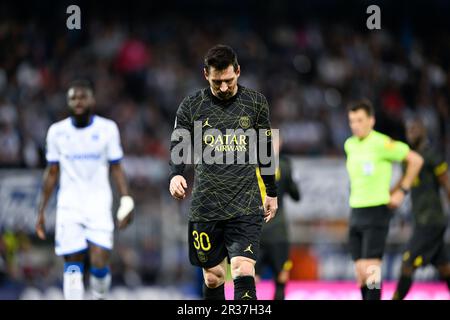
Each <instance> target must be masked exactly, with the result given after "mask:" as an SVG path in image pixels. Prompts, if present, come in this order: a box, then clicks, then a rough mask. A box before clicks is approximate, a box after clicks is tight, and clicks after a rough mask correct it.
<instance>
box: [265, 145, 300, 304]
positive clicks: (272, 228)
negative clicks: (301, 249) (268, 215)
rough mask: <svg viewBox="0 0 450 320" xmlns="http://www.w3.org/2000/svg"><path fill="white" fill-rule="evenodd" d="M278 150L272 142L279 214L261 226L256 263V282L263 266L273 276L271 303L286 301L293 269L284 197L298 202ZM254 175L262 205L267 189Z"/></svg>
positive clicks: (284, 159) (297, 193)
mask: <svg viewBox="0 0 450 320" xmlns="http://www.w3.org/2000/svg"><path fill="white" fill-rule="evenodd" d="M281 146H282V140H281V137H280V138H279V139H274V140H273V149H274V152H275V154H276V155H278V154H279V164H278V167H277V169H276V171H275V181H276V183H277V188H278V199H279V201H278V212H277V216H276V217H275V218H274V219H273V221H272V222H271V223H269V224H266V225H263V228H262V233H261V247H260V251H259V258H258V261H257V263H256V274H257V275H258V280H259V277H260V276H261V275H262V272H263V271H264V267H265V266H268V267H269V268H270V269H271V271H272V272H273V276H274V279H275V295H274V300H284V299H285V288H286V283H287V282H288V281H289V271H290V270H291V268H292V261H290V260H289V247H290V246H289V234H288V227H287V221H286V216H285V213H284V211H283V196H284V194H286V193H287V194H288V195H289V196H290V197H291V198H292V199H293V200H294V201H300V191H299V188H298V186H297V184H296V183H295V181H294V180H293V178H292V168H291V163H290V161H289V159H288V158H287V157H286V156H285V155H283V154H280V149H281ZM257 172H258V173H257V175H258V184H259V188H260V190H261V198H262V200H263V202H264V199H265V197H266V187H265V186H264V182H263V180H262V178H261V175H260V173H259V169H258V171H257Z"/></svg>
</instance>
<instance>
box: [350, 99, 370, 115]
mask: <svg viewBox="0 0 450 320" xmlns="http://www.w3.org/2000/svg"><path fill="white" fill-rule="evenodd" d="M358 110H364V111H365V112H366V113H367V115H368V116H369V117H373V116H374V114H375V111H374V109H373V106H372V103H371V102H370V101H369V100H368V99H361V100H357V101H353V102H351V103H349V105H348V107H347V111H348V112H350V111H358Z"/></svg>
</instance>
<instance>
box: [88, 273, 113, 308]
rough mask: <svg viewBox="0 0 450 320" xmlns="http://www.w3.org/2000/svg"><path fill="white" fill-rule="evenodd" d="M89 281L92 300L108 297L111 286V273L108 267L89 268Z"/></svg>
mask: <svg viewBox="0 0 450 320" xmlns="http://www.w3.org/2000/svg"><path fill="white" fill-rule="evenodd" d="M90 271H91V276H90V277H89V283H90V285H91V291H92V298H93V299H94V300H104V299H106V298H107V297H108V293H109V287H110V286H111V273H110V271H109V268H108V267H104V268H94V267H92V268H91V270H90Z"/></svg>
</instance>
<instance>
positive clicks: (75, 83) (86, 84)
mask: <svg viewBox="0 0 450 320" xmlns="http://www.w3.org/2000/svg"><path fill="white" fill-rule="evenodd" d="M71 88H82V89H87V90H90V91H91V92H92V94H94V85H93V84H92V82H91V81H90V80H87V79H75V80H72V81H71V82H70V83H69V86H68V88H67V89H71Z"/></svg>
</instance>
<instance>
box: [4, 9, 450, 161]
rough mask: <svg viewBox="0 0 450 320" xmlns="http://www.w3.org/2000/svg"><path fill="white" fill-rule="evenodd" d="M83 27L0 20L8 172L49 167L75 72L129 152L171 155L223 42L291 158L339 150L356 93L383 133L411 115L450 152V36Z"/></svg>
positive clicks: (229, 21)
mask: <svg viewBox="0 0 450 320" xmlns="http://www.w3.org/2000/svg"><path fill="white" fill-rule="evenodd" d="M83 23H84V25H83V26H84V27H83V28H82V30H79V31H77V30H73V31H68V30H64V26H61V28H62V29H63V30H62V31H61V30H53V29H52V30H48V28H46V26H45V25H42V24H37V23H35V22H32V21H31V22H28V23H23V22H17V21H14V20H10V21H9V20H2V21H1V22H0V166H1V167H26V168H33V167H42V166H44V165H45V161H44V157H43V155H44V148H45V135H46V131H47V128H48V127H49V125H50V124H51V123H52V122H54V121H57V120H59V119H61V118H63V117H65V116H66V115H67V107H66V102H65V90H66V86H67V84H68V83H69V82H70V80H72V79H73V78H77V77H87V78H89V79H91V80H92V81H93V83H94V84H95V89H96V98H97V109H96V112H97V113H98V114H100V115H103V116H106V117H110V118H112V119H114V120H115V121H116V122H117V123H118V125H119V127H120V130H121V136H122V143H123V146H124V149H125V152H126V154H127V155H136V156H150V157H154V158H159V159H164V160H167V159H168V150H167V149H168V141H169V135H170V131H171V129H172V126H173V121H174V115H175V112H176V109H177V107H178V105H179V103H180V101H181V100H182V98H183V97H184V96H185V95H187V94H189V93H193V92H194V91H196V90H197V89H199V88H201V87H204V86H206V85H207V82H206V81H205V80H204V78H203V76H202V67H203V64H202V63H203V62H202V60H203V59H202V58H203V55H204V54H205V52H206V51H207V49H208V48H209V47H211V46H212V45H214V44H216V43H226V44H229V45H231V46H232V47H234V48H235V50H236V51H237V53H238V56H239V62H240V64H241V67H242V76H241V80H240V82H241V84H243V85H246V86H249V87H252V88H255V89H257V90H260V91H261V92H262V93H264V94H265V95H266V96H267V98H268V100H269V103H270V105H271V113H272V121H273V126H274V127H277V128H280V129H282V134H283V136H284V138H285V139H284V140H285V148H286V151H288V152H290V153H292V154H299V155H342V154H343V152H342V145H343V141H344V140H345V138H346V137H348V135H349V130H348V128H347V127H348V126H347V120H346V113H345V107H346V104H347V103H348V101H349V100H352V99H356V98H360V97H368V98H369V99H371V100H372V101H373V102H374V104H375V107H376V109H377V113H378V129H380V130H382V131H384V132H386V133H388V134H391V135H392V136H393V137H395V138H403V127H402V121H403V120H404V119H405V118H406V117H408V116H409V115H411V114H412V113H413V112H414V113H417V114H419V115H420V116H421V117H422V118H423V119H424V120H425V122H426V124H427V127H428V129H429V133H430V138H431V139H432V140H433V142H435V143H437V144H438V145H439V146H440V147H441V148H442V150H444V148H446V149H447V150H448V149H449V148H448V145H449V122H450V121H449V94H448V93H449V92H450V91H449V89H450V64H449V57H450V55H449V51H450V46H449V43H450V41H449V40H450V34H449V33H448V32H447V33H445V34H444V35H440V37H439V40H438V41H436V39H426V38H423V37H419V36H416V35H415V34H413V33H412V31H411V28H410V29H408V27H405V28H404V30H402V31H400V32H396V33H394V32H389V31H386V30H378V31H374V32H369V31H368V30H364V29H362V28H356V27H355V26H351V25H347V24H345V23H338V24H335V25H333V24H327V23H326V21H324V20H322V21H319V22H308V23H302V24H298V23H295V21H294V22H290V23H289V22H288V21H286V22H284V23H278V24H276V25H270V26H269V25H266V24H264V21H259V20H254V21H253V20H246V19H243V18H239V17H237V18H235V19H233V18H222V19H215V20H213V21H210V20H208V18H207V17H205V18H199V19H196V20H193V19H189V18H184V17H183V16H182V15H174V16H168V17H166V16H165V17H164V18H155V19H152V20H151V21H140V20H137V21H136V22H135V23H133V24H132V25H130V24H129V23H126V22H122V21H120V20H111V19H110V20H108V19H104V20H101V19H91V20H88V21H84V22H83ZM205 25H207V26H208V27H207V28H205V27H204V26H205Z"/></svg>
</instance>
